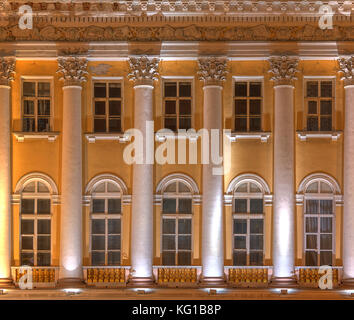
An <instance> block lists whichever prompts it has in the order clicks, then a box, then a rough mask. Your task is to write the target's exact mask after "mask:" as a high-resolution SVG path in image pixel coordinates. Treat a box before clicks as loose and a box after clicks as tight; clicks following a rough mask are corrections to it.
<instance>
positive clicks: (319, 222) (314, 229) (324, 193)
mask: <svg viewBox="0 0 354 320" xmlns="http://www.w3.org/2000/svg"><path fill="white" fill-rule="evenodd" d="M304 191H305V199H304V200H305V205H304V235H305V240H304V248H305V264H306V266H322V265H333V257H334V234H333V231H334V226H335V224H334V220H335V219H334V218H335V215H334V210H335V197H334V192H335V189H334V186H333V185H332V184H331V183H330V182H329V181H328V180H325V179H316V180H315V179H313V180H312V181H310V182H309V183H307V184H306V186H305V187H304Z"/></svg>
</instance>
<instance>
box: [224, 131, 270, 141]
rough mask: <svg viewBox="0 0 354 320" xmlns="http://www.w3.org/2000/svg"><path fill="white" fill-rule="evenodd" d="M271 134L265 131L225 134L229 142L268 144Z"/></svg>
mask: <svg viewBox="0 0 354 320" xmlns="http://www.w3.org/2000/svg"><path fill="white" fill-rule="evenodd" d="M270 135H271V133H270V132H268V131H267V132H265V131H259V132H239V131H237V132H236V131H233V132H231V133H228V134H227V137H228V138H229V139H230V140H231V142H236V141H237V140H241V139H243V140H261V142H268V139H269V138H270Z"/></svg>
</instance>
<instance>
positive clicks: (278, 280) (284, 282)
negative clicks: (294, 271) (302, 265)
mask: <svg viewBox="0 0 354 320" xmlns="http://www.w3.org/2000/svg"><path fill="white" fill-rule="evenodd" d="M297 286H298V283H297V281H296V278H295V277H272V278H271V279H270V283H269V287H270V288H294V287H297Z"/></svg>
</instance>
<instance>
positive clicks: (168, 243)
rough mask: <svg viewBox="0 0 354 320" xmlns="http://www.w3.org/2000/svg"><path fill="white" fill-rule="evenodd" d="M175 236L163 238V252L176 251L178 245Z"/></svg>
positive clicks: (164, 236)
mask: <svg viewBox="0 0 354 320" xmlns="http://www.w3.org/2000/svg"><path fill="white" fill-rule="evenodd" d="M175 240H176V239H175V236H166V235H163V236H162V249H163V250H175V249H176V244H175Z"/></svg>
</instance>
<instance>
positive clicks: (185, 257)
mask: <svg viewBox="0 0 354 320" xmlns="http://www.w3.org/2000/svg"><path fill="white" fill-rule="evenodd" d="M191 264H192V263H191V253H190V252H178V265H179V266H190V265H191Z"/></svg>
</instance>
